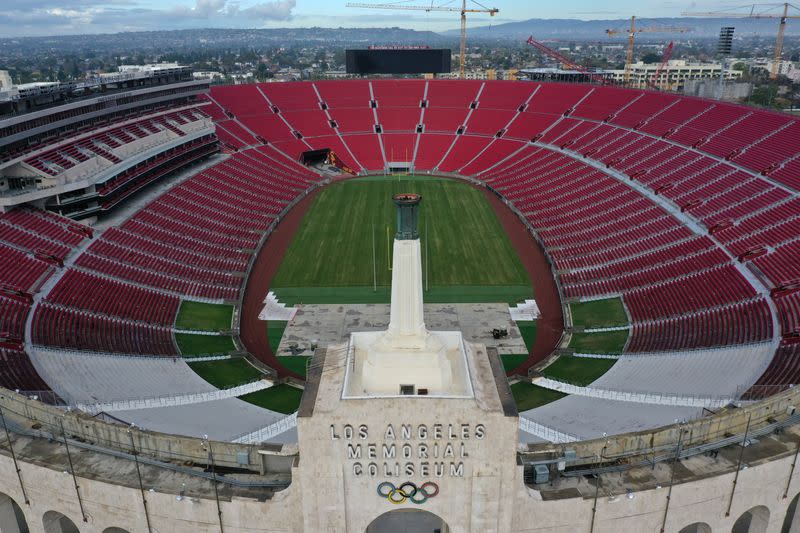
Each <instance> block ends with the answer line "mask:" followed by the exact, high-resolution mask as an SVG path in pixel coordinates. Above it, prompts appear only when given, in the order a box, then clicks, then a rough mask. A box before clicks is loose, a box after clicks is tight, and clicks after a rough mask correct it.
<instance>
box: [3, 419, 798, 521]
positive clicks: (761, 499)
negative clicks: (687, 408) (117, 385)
mask: <svg viewBox="0 0 800 533" xmlns="http://www.w3.org/2000/svg"><path fill="white" fill-rule="evenodd" d="M382 423H383V422H382ZM382 423H381V424H382ZM322 444H323V443H322V442H321V443H320V445H322ZM327 446H328V447H330V444H328V445H327ZM337 454H338V450H337ZM476 459H478V458H477V457H476ZM792 460H793V456H789V457H784V458H782V459H779V460H775V461H771V462H767V463H764V464H760V465H755V466H751V467H750V468H747V469H746V470H742V471H741V472H740V476H739V482H738V485H737V490H736V494H735V497H734V499H733V504H732V508H731V513H730V516H725V511H726V508H727V504H728V498H729V495H730V493H731V488H732V485H733V475H734V474H733V473H729V474H725V475H720V476H715V477H710V478H706V479H702V480H699V481H694V482H690V483H684V484H678V485H675V487H674V488H673V492H672V501H671V505H670V512H669V514H668V517H667V523H666V529H665V531H667V532H672V533H678V532H679V531H681V530H682V529H683V528H684V527H686V526H689V525H690V524H693V523H695V522H701V523H705V524H708V525H709V526H710V528H711V531H712V532H713V533H722V532H725V533H727V532H730V531H732V528H733V527H734V524H735V523H736V522H737V520H739V518H740V517H741V516H742V515H743V514H744V513H746V512H747V511H748V510H750V509H753V508H754V507H759V506H763V507H765V508H766V509H767V510H768V512H769V519H768V522H766V528H765V529H761V528H758V527H757V526H758V520H759V517H755V518H756V519H755V520H750V522H749V529H744V530H743V531H746V532H747V531H749V532H751V533H756V532H761V531H764V533H781V527H782V525H783V522H784V519H785V516H786V512H787V509H789V507H790V504H791V502H792V500H793V498H794V497H795V496H796V495H797V494H798V492H799V491H800V474H799V473H798V472H795V474H794V476H793V477H792V479H791V480H789V471H790V467H791V463H792ZM498 468H499V466H498ZM21 474H22V476H23V479H24V480H25V486H26V489H27V491H28V496H29V499H30V502H31V503H30V505H25V504H24V499H23V497H22V494H21V492H20V489H19V485H18V483H17V477H16V474H15V472H14V468H13V463H12V461H11V458H10V457H8V456H7V455H5V454H3V455H0V493H4V494H6V495H8V496H10V497H11V498H13V499H14V500H15V501H16V502H17V503H18V504H19V505H20V507H21V509H22V511H23V513H24V514H25V518H26V520H27V523H28V526H29V527H30V531H32V532H34V533H39V532H43V531H44V527H43V523H42V518H43V517H44V515H45V513H47V512H48V511H57V512H59V513H61V514H63V515H64V516H66V517H67V518H69V519H70V520H72V521H73V522H74V523H75V524H76V525H77V526H78V528H79V529H80V531H81V532H83V533H95V532H96V533H102V532H103V531H104V530H105V529H106V528H109V527H118V528H123V529H125V530H127V531H130V532H134V531H137V532H138V531H146V525H145V517H144V511H143V506H142V499H141V494H140V493H139V491H138V490H136V489H132V488H126V487H121V486H117V485H110V484H107V483H103V482H100V481H95V480H91V479H79V480H78V483H79V485H80V490H81V494H82V496H83V501H84V506H85V509H86V514H87V517H88V521H87V522H85V523H84V522H83V521H82V518H81V511H80V508H79V507H78V502H77V498H76V497H75V489H74V487H73V485H72V478H71V477H70V476H69V475H66V474H64V473H63V472H61V471H56V470H51V469H49V468H46V467H42V466H37V465H33V464H30V463H24V464H22V465H21ZM294 474H295V479H296V480H298V481H299V480H301V479H302V482H303V483H308V484H307V485H306V486H305V487H304V488H303V489H301V487H300V485H299V483H297V482H296V483H293V484H292V486H291V487H290V488H289V489H287V490H285V491H281V492H279V493H277V494H276V495H275V497H274V498H273V499H272V500H270V501H267V502H257V501H254V500H245V499H239V500H234V501H231V502H223V503H222V517H223V526H224V530H225V531H226V532H242V533H244V532H253V531H268V532H303V531H305V532H308V533H318V532H320V531H324V532H344V531H352V532H356V533H361V532H362V531H364V530H365V529H366V527H367V525H368V524H369V522H370V521H371V519H372V518H375V517H377V516H379V515H381V514H382V513H384V512H386V511H389V510H394V509H397V508H401V507H403V506H394V505H391V504H389V503H387V502H386V501H385V500H383V499H381V498H379V497H378V496H377V495H375V493H374V490H375V487H374V486H373V485H375V484H376V483H375V482H373V481H370V482H369V483H365V484H364V487H360V486H358V484H351V483H349V482H347V483H344V482H345V479H346V475H345V474H344V473H343V472H341V470H340V471H339V472H338V474H337V473H336V472H333V471H332V472H331V479H334V480H336V481H337V482H339V483H340V485H339V487H338V489H337V494H338V496H336V495H335V494H330V493H329V492H327V489H328V488H329V487H332V484H330V483H328V481H329V480H320V479H303V478H302V476H301V475H300V473H299V472H295V473H294ZM473 474H474V475H473V476H471V477H470V478H469V479H467V478H465V479H463V480H461V482H460V483H458V484H457V483H453V482H448V483H442V484H441V491H442V492H441V493H440V495H439V496H437V497H436V498H433V499H431V500H430V501H429V502H427V503H426V504H423V505H420V506H415V508H418V509H419V508H421V509H424V510H426V511H430V512H434V513H435V514H437V515H438V516H440V517H442V518H444V519H445V521H446V522H447V523H448V525H449V526H450V527H451V531H453V532H457V531H476V532H484V531H491V530H492V529H494V530H499V531H519V532H523V531H536V532H537V533H572V532H575V531H587V532H588V531H594V532H596V533H642V532H657V531H659V530H660V528H661V522H662V520H663V516H664V507H665V504H666V497H667V489H666V488H660V489H654V490H649V491H642V492H637V493H635V497H634V498H633V499H628V498H626V497H625V496H624V495H623V496H619V497H617V498H616V499H615V500H614V501H609V500H608V498H606V497H601V498H599V499H598V501H597V512H596V516H595V520H594V529H593V530H592V529H590V524H591V522H592V506H593V500H592V499H583V498H569V499H563V500H556V501H542V500H541V497H540V495H539V493H538V492H536V491H534V490H531V489H528V488H526V487H525V486H523V485H522V484H521V481H519V479H520V476H521V470H519V469H518V470H517V472H516V477H517V480H507V481H506V482H505V484H503V485H498V481H499V480H498V479H497V478H496V477H493V476H492V475H490V473H489V472H482V471H477V470H476V471H474V472H473ZM484 475H486V476H485V479H482V478H483V477H484ZM789 481H791V482H790V488H789V496H788V498H786V499H784V498H783V492H784V490H785V488H786V484H787V482H789ZM507 489H510V492H509V491H508V490H507ZM301 491H302V492H303V493H305V494H304V495H302V498H303V499H304V500H305V501H304V502H301V501H300V499H301V494H300V492H301ZM309 493H311V494H314V495H316V496H315V497H314V498H310V497H308V495H309ZM486 496H489V499H487V500H486V501H492V500H493V501H495V502H498V504H499V505H502V503H503V502H500V501H499V500H503V499H506V500H505V501H506V503H508V504H509V507H510V508H511V510H512V514H513V522H512V523H510V524H509V525H508V526H505V525H501V527H500V528H499V529H497V528H493V527H491V525H490V524H489V525H487V522H494V521H496V520H497V519H498V515H497V514H495V508H492V507H491V506H489V507H487V506H486V505H479V502H480V501H483V500H484V499H486V498H485V497H486ZM357 498H361V499H360V500H359V499H357ZM147 499H148V505H149V509H150V518H151V521H152V525H153V528H154V530H157V531H159V532H162V533H165V532H169V533H183V532H187V533H188V532H204V531H209V532H213V531H219V525H218V521H217V511H216V505H215V502H214V501H213V500H212V499H203V500H195V501H190V500H188V499H187V500H184V501H181V502H178V501H176V495H175V494H163V493H158V492H154V493H150V492H148V493H147ZM437 500H438V501H437ZM465 501H466V502H467V505H465V506H463V507H462V506H461V505H464V502H465ZM345 502H346V504H345ZM0 509H2V503H0ZM309 512H310V513H312V516H313V517H321V516H324V515H337V516H343V515H345V514H347V515H348V520H350V519H352V520H353V525H352V526H351V528H350V529H347V530H345V529H344V527H343V526H341V525H340V524H341V523H339V525H336V523H335V522H334V523H333V524H332V525H331V527H322V528H318V527H316V526H314V527H308V526H305V527H304V525H303V523H302V522H303V519H304V515H305V514H306V513H309ZM348 513H349V514H348ZM756 514H758V513H756ZM5 516H6V515H5V513H3V512H0V530H2V531H3V533H5V532H6V531H14V530H13V529H11V528H7V524H6V523H4V522H3V520H4V517H5ZM761 516H764V515H763V513H761ZM367 517H371V518H370V519H369V520H367ZM476 517H477V518H482V520H479V521H478V522H477V523H476V525H475V526H473V527H471V528H470V529H463V524H464V523H466V522H467V521H468V520H475V518H476ZM305 519H306V520H308V519H309V516H306V517H305ZM315 519H316V518H314V520H315ZM745 522H747V520H745ZM740 523H741V522H740ZM796 529H797V526H796V525H795V527H794V529H791V530H790V531H791V533H796ZM689 531H692V530H691V529H690V530H689ZM698 531H703V529H698Z"/></svg>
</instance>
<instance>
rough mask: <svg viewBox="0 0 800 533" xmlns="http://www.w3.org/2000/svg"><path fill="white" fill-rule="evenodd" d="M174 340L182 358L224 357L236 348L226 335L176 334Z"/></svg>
mask: <svg viewBox="0 0 800 533" xmlns="http://www.w3.org/2000/svg"><path fill="white" fill-rule="evenodd" d="M175 340H176V341H177V342H178V348H180V350H181V354H183V356H184V357H196V356H201V355H224V354H228V353H230V352H232V351H233V350H234V349H235V348H236V347H235V346H234V345H233V341H232V340H231V338H230V336H228V335H191V334H189V333H176V334H175Z"/></svg>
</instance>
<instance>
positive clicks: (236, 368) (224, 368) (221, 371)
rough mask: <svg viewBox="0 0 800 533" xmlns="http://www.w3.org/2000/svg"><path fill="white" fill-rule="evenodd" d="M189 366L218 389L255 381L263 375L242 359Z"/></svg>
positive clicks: (202, 362) (201, 362)
mask: <svg viewBox="0 0 800 533" xmlns="http://www.w3.org/2000/svg"><path fill="white" fill-rule="evenodd" d="M189 366H190V367H191V368H192V370H194V371H195V372H196V373H197V374H198V375H199V376H200V377H201V378H203V379H204V380H206V381H208V382H209V383H211V384H212V385H214V386H215V387H217V388H218V389H227V388H230V387H235V386H236V385H244V384H245V383H249V382H251V381H255V380H257V379H259V378H261V376H263V374H262V373H261V372H260V371H259V370H258V369H257V368H254V367H253V366H252V365H251V364H250V363H248V362H247V361H245V360H244V359H242V358H240V357H235V358H233V359H224V360H222V361H200V362H197V363H192V362H189Z"/></svg>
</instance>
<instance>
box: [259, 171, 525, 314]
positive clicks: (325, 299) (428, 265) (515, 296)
mask: <svg viewBox="0 0 800 533" xmlns="http://www.w3.org/2000/svg"><path fill="white" fill-rule="evenodd" d="M397 193H418V194H421V195H422V197H423V200H422V205H421V208H420V221H419V229H420V237H421V241H422V242H421V244H422V249H423V252H422V258H423V277H426V285H427V287H428V288H429V292H428V293H427V294H426V296H425V298H426V301H429V302H509V303H512V302H517V301H520V300H522V299H525V298H532V297H533V289H532V288H531V282H530V279H529V278H528V274H527V272H526V271H525V269H524V267H523V266H522V263H521V262H520V260H519V258H518V256H517V254H516V252H515V251H514V249H513V247H512V246H511V243H510V241H509V239H508V237H507V236H506V234H505V232H504V231H503V227H502V225H501V224H500V221H499V220H498V219H497V217H496V216H495V214H494V211H493V210H492V208H491V206H490V205H489V204H488V202H487V201H486V199H485V198H484V196H483V193H482V192H481V191H480V190H477V189H474V188H473V187H470V186H469V185H468V184H466V183H462V182H458V181H454V180H446V179H441V178H430V177H402V178H398V177H379V178H375V177H372V178H365V179H355V180H348V181H345V182H341V183H336V184H334V185H332V186H330V187H327V188H326V189H324V190H322V191H321V192H320V193H319V195H318V196H317V198H315V200H314V203H313V204H312V206H311V208H310V210H309V212H308V213H307V214H306V216H305V218H304V220H303V223H302V225H301V227H300V229H299V230H298V232H297V234H296V235H295V236H294V239H293V240H292V243H291V245H290V247H289V250H288V251H287V254H286V256H285V258H284V260H283V262H282V263H281V266H280V268H279V270H278V273H277V274H276V276H275V278H274V279H273V282H272V290H273V291H275V293H276V295H277V296H278V298H279V299H280V300H281V301H282V302H285V303H287V304H289V305H292V304H295V303H298V302H302V303H385V302H388V301H389V290H388V287H389V286H390V285H391V274H392V273H391V270H390V268H391V245H392V240H393V238H394V229H395V207H394V204H393V203H392V195H394V194H397ZM375 284H376V285H377V290H374V285H375Z"/></svg>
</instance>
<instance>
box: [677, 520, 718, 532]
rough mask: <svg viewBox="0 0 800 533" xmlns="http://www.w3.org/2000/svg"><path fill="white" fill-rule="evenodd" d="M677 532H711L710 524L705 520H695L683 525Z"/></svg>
mask: <svg viewBox="0 0 800 533" xmlns="http://www.w3.org/2000/svg"><path fill="white" fill-rule="evenodd" d="M678 533H711V526H709V525H708V524H706V523H705V522H695V523H694V524H689V525H688V526H686V527H684V528H683V529H681V530H680V531H678Z"/></svg>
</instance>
